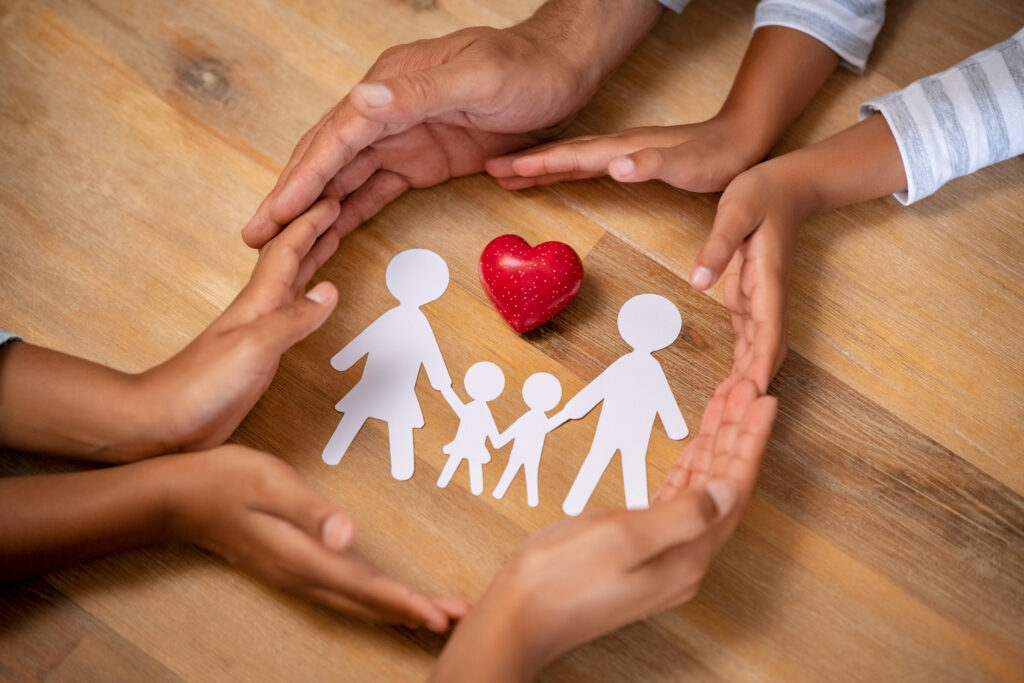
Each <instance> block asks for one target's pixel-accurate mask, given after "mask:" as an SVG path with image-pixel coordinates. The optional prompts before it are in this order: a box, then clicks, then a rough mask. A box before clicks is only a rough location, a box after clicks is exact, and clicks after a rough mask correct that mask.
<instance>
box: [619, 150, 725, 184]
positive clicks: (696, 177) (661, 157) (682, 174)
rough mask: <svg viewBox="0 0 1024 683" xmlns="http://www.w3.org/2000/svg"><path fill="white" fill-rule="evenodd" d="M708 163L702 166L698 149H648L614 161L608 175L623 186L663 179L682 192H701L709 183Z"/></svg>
mask: <svg viewBox="0 0 1024 683" xmlns="http://www.w3.org/2000/svg"><path fill="white" fill-rule="evenodd" d="M705 169H706V164H702V163H701V160H700V158H699V157H698V156H697V154H696V152H695V149H694V146H693V145H689V144H682V145H677V146H675V147H648V148H647V149H641V150H637V151H636V152H633V153H632V154H629V155H627V156H624V157H618V158H616V159H612V160H611V162H610V163H609V164H608V175H610V176H611V177H612V178H614V179H615V180H618V181H619V182H623V183H639V182H644V181H647V180H661V181H663V182H666V183H668V184H669V185H672V186H673V187H678V188H679V189H681V190H701V189H703V187H704V185H705V184H706V180H705V178H704V177H703V176H705V175H706V173H707V172H706V170H705Z"/></svg>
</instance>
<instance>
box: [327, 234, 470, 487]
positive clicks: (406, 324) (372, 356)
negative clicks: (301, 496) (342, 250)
mask: <svg viewBox="0 0 1024 683" xmlns="http://www.w3.org/2000/svg"><path fill="white" fill-rule="evenodd" d="M384 279H385V282H386V283H387V287H388V291H389V292H391V294H392V296H394V297H395V298H396V299H398V302H399V303H398V306H396V307H395V308H392V309H391V310H390V311H388V312H387V313H385V314H384V315H382V316H380V317H379V318H377V319H376V320H375V321H373V322H372V323H370V326H369V327H367V328H366V329H365V330H363V331H362V332H360V333H359V334H358V335H357V336H356V338H355V339H353V340H352V341H351V342H349V343H348V344H347V345H346V346H345V348H343V349H342V350H341V351H339V352H338V353H337V354H336V355H335V356H334V358H332V359H331V366H332V367H333V368H334V369H335V370H348V369H349V368H350V367H352V366H353V365H354V364H355V363H356V361H358V360H359V359H360V358H362V357H363V356H367V359H366V367H364V368H363V375H362V377H361V378H360V379H359V381H358V382H357V383H356V385H355V386H354V387H352V389H351V390H350V391H349V392H348V393H347V394H345V396H344V398H342V399H341V400H340V401H338V404H337V405H336V406H334V408H335V410H337V411H338V412H340V413H344V416H343V417H342V418H341V422H340V423H339V424H338V428H337V429H336V430H335V431H334V435H333V436H331V439H330V441H328V442H327V446H325V447H324V452H323V459H324V462H325V463H327V464H328V465H337V464H338V463H339V462H341V459H342V457H344V455H345V452H346V451H348V448H349V446H350V445H352V440H353V439H355V436H356V434H357V433H359V430H360V429H361V428H362V426H363V424H364V423H365V422H366V420H367V419H368V418H371V417H372V418H375V419H377V420H383V421H384V422H387V423H388V439H389V441H390V446H391V476H393V477H394V478H395V479H401V480H404V479H409V478H410V477H412V474H413V470H414V468H415V462H414V458H413V441H412V430H413V429H419V428H420V427H422V426H423V412H422V411H421V410H420V404H419V400H417V398H416V378H417V377H418V376H419V373H420V366H421V365H422V366H423V367H424V368H425V369H426V371H427V378H428V379H429V380H430V386H432V387H434V389H436V390H438V391H440V392H441V393H442V394H443V395H444V396H445V398H446V399H447V400H448V402H449V403H451V402H452V400H453V399H454V400H456V401H458V397H457V396H455V392H454V391H452V388H451V386H452V379H451V377H450V376H449V375H448V368H447V367H446V366H445V363H444V358H442V357H441V350H440V349H439V348H438V347H437V339H435V338H434V331H433V330H432V329H431V327H430V323H429V322H427V317H426V316H425V315H423V312H422V311H420V306H423V305H424V304H428V303H430V302H431V301H434V300H436V299H438V298H439V297H440V296H441V295H442V294H444V291H445V290H446V289H447V288H448V266H447V264H445V262H444V259H442V258H441V257H440V256H438V255H437V254H435V253H434V252H432V251H429V250H427V249H409V250H407V251H403V252H401V253H399V254H398V255H396V256H395V257H394V258H393V259H391V262H390V263H389V264H388V268H387V271H386V273H385V278H384Z"/></svg>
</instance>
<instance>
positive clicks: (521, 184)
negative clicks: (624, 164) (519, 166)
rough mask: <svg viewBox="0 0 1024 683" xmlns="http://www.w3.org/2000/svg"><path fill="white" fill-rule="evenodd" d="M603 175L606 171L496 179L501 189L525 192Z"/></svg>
mask: <svg viewBox="0 0 1024 683" xmlns="http://www.w3.org/2000/svg"><path fill="white" fill-rule="evenodd" d="M602 175H604V171H601V172H600V173H591V172H589V171H570V172H567V173H551V174H549V175H542V176H537V177H536V178H525V177H522V176H511V177H509V178H496V180H497V181H498V185H501V187H503V188H505V189H506V190H525V189H526V188H528V187H544V186H547V185H556V184H558V183H565V182H569V181H570V180H586V179H588V178H596V177H598V176H602Z"/></svg>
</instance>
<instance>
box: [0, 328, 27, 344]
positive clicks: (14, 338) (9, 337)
mask: <svg viewBox="0 0 1024 683" xmlns="http://www.w3.org/2000/svg"><path fill="white" fill-rule="evenodd" d="M20 341H23V340H22V338H21V337H19V336H18V335H16V334H11V333H10V332H4V331H3V330H0V346H5V345H7V344H8V343H10V342H20Z"/></svg>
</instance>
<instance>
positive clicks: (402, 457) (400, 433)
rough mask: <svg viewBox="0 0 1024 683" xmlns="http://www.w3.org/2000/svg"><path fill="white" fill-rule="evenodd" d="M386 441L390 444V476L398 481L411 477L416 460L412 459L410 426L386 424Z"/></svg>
mask: <svg viewBox="0 0 1024 683" xmlns="http://www.w3.org/2000/svg"><path fill="white" fill-rule="evenodd" d="M388 441H389V442H390V444H391V476H392V477H394V478H395V479H398V480H399V481H405V480H406V479H412V473H413V470H414V469H416V462H415V460H414V459H413V449H412V427H395V426H394V425H391V424H388Z"/></svg>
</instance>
